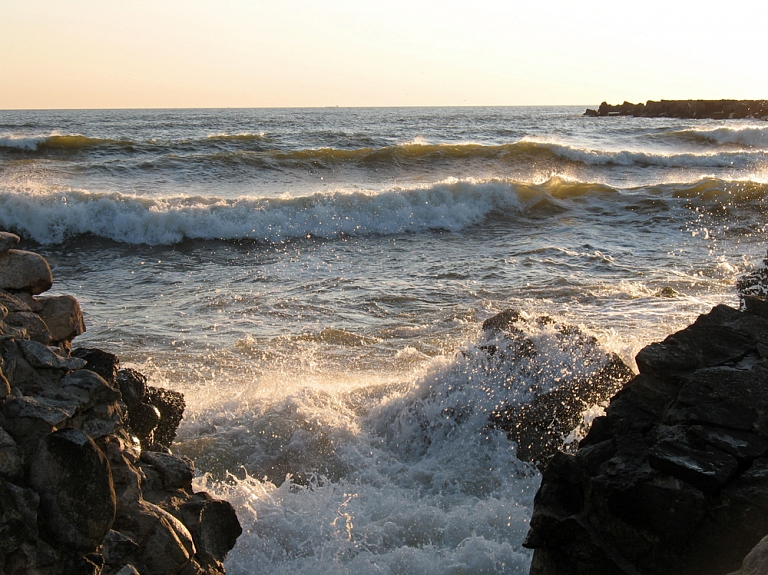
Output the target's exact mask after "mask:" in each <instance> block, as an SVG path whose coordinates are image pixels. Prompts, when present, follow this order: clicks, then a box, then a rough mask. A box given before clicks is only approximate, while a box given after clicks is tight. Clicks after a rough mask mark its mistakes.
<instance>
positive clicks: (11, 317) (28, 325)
mask: <svg viewBox="0 0 768 575" xmlns="http://www.w3.org/2000/svg"><path fill="white" fill-rule="evenodd" d="M5 324H6V325H10V326H11V327H15V328H17V329H19V330H24V332H25V333H26V337H28V338H29V339H31V340H33V341H36V342H39V343H41V344H43V345H48V344H49V343H51V332H50V331H49V330H48V326H47V325H45V322H44V321H43V320H42V319H40V316H39V315H37V314H36V313H33V312H31V311H26V312H25V311H18V312H13V313H11V314H8V316H7V317H6V318H5Z"/></svg>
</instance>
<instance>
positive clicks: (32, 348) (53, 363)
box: [18, 340, 86, 371]
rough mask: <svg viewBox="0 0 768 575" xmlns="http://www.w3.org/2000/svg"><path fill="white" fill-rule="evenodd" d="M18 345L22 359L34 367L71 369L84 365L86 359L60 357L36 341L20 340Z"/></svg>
mask: <svg viewBox="0 0 768 575" xmlns="http://www.w3.org/2000/svg"><path fill="white" fill-rule="evenodd" d="M18 344H19V347H20V348H21V350H22V352H23V353H24V359H26V360H27V362H29V365H31V366H32V367H34V368H38V369H63V370H67V371H69V370H73V369H80V368H82V367H85V364H86V361H85V360H84V359H80V358H79V357H61V356H60V355H58V354H57V353H55V352H54V351H53V350H51V348H49V347H47V346H45V345H43V344H42V343H38V342H36V341H27V340H21V341H19V342H18Z"/></svg>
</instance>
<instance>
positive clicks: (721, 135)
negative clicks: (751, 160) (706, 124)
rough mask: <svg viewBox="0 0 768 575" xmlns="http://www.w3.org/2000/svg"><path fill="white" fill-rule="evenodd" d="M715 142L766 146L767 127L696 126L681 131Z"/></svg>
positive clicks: (767, 141) (767, 144)
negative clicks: (695, 127)
mask: <svg viewBox="0 0 768 575" xmlns="http://www.w3.org/2000/svg"><path fill="white" fill-rule="evenodd" d="M681 134H683V135H692V136H694V137H696V138H700V139H704V140H708V141H710V142H714V143H716V144H738V145H741V146H747V147H754V148H767V147H768V127H762V126H761V127H756V126H740V127H735V128H697V129H695V130H687V131H683V132H681Z"/></svg>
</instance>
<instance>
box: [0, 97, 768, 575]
mask: <svg viewBox="0 0 768 575" xmlns="http://www.w3.org/2000/svg"><path fill="white" fill-rule="evenodd" d="M586 107H587V106H586V105H585V106H578V107H498V108H312V109H220V110H215V109H198V110H194V109H193V110H175V109H173V110H72V111H42V110H34V111H20V110H19V111H0V229H5V230H8V231H12V232H15V233H17V234H19V235H20V236H21V237H22V244H21V247H23V248H24V249H30V250H34V251H37V252H39V253H41V254H43V255H44V256H45V257H46V258H47V259H48V261H49V262H50V264H51V266H52V269H53V274H54V280H55V281H54V287H53V290H52V293H61V294H73V295H75V296H76V297H77V298H78V299H79V301H80V304H81V306H82V308H83V310H84V314H85V320H86V324H87V328H88V331H87V332H86V333H85V334H84V335H82V336H81V337H79V338H78V339H77V340H76V341H75V345H76V346H80V347H98V348H102V349H105V350H108V351H111V352H113V353H116V354H117V355H118V356H119V357H120V359H121V364H122V366H124V367H132V368H134V369H138V370H139V371H141V372H143V373H145V374H146V375H147V376H148V377H149V379H150V384H152V385H155V386H160V387H170V388H173V389H176V390H179V391H181V392H183V393H184V394H185V399H186V404H187V408H186V412H185V415H184V419H183V421H182V423H181V426H180V428H179V431H178V436H177V438H176V441H175V443H174V444H173V445H172V451H173V452H174V453H176V454H179V455H184V456H188V457H191V458H193V459H194V460H195V462H196V472H197V477H196V479H195V486H196V488H197V489H206V490H208V491H210V492H211V493H213V494H215V495H216V496H218V497H223V498H226V499H227V500H229V501H230V502H231V503H232V504H233V505H234V506H235V508H236V510H237V512H238V515H239V517H240V521H241V523H242V525H243V529H244V531H243V534H242V536H241V537H240V539H239V540H238V543H237V545H236V546H235V548H234V549H233V550H232V551H231V552H230V553H229V555H228V557H227V559H226V562H225V565H226V568H227V572H228V573H230V574H232V575H244V574H265V575H266V574H269V575H279V574H295V573H302V574H305V575H321V574H322V575H328V574H350V575H351V574H355V575H367V574H371V575H373V574H386V575H395V574H398V575H409V574H419V575H484V574H488V575H490V574H525V573H527V572H528V569H529V566H530V561H531V551H529V550H527V549H525V548H524V547H523V546H522V543H523V541H524V539H525V536H526V533H527V530H528V525H529V520H530V517H531V513H532V509H533V499H534V495H535V493H536V490H537V487H538V484H539V482H540V477H541V475H540V472H539V470H538V469H537V468H536V467H535V466H534V465H532V464H531V463H526V462H523V461H520V460H518V459H517V457H516V456H515V454H516V445H515V444H514V442H512V441H510V440H509V439H508V437H507V435H506V433H505V432H504V431H502V430H499V429H496V428H494V427H493V426H489V414H490V413H491V412H492V411H493V410H494V408H496V407H497V406H498V405H499V402H500V401H521V402H522V401H529V400H530V396H531V394H530V393H518V391H519V390H521V389H525V390H528V391H530V390H531V389H534V388H535V389H537V390H539V391H540V392H545V391H546V390H548V389H554V388H555V387H557V385H558V384H559V383H560V382H561V381H563V379H564V378H567V376H568V374H571V373H573V372H575V371H577V370H578V365H579V361H580V357H581V355H580V354H581V353H582V352H581V351H580V349H579V347H578V346H577V345H574V346H572V347H569V346H568V345H565V347H562V346H561V347H557V346H550V347H547V346H548V343H547V342H550V343H551V342H552V341H554V339H556V338H554V339H553V332H552V330H553V329H554V328H553V327H552V325H553V324H552V323H551V322H539V323H536V322H532V323H531V326H533V327H530V330H532V331H531V333H530V334H529V336H530V337H531V338H533V339H535V340H536V341H537V342H539V343H541V346H540V348H539V354H540V359H541V362H540V363H539V364H538V365H539V367H538V368H537V369H536V370H533V369H530V366H528V367H527V368H525V369H522V368H520V369H518V368H517V367H515V366H514V365H499V364H495V366H490V367H489V364H488V362H487V361H484V360H483V358H482V353H481V351H482V349H483V346H484V342H487V339H488V337H489V336H488V334H485V333H484V332H483V330H482V328H481V325H482V322H483V321H484V320H485V319H487V318H489V317H491V316H493V315H494V314H496V313H498V312H500V311H502V310H505V309H508V308H514V309H517V310H519V311H520V313H521V314H522V315H523V316H524V317H530V318H536V317H540V316H544V315H546V316H549V317H550V318H553V320H554V321H555V322H556V323H557V324H558V325H566V324H567V325H572V326H576V327H578V328H579V329H580V330H581V332H583V333H586V334H589V335H590V336H593V337H594V338H596V340H597V341H598V343H599V345H600V346H601V347H602V348H604V349H605V350H606V351H608V352H612V353H616V354H618V355H619V356H620V357H621V358H622V359H624V361H625V362H626V363H627V364H628V365H629V366H631V367H632V368H633V369H635V370H636V366H635V364H634V356H635V354H636V353H637V352H638V351H639V350H640V349H641V348H642V347H643V346H645V345H647V344H649V343H650V342H653V341H659V340H661V339H663V338H664V337H666V336H667V335H669V334H670V333H672V332H674V331H676V330H679V329H681V328H683V327H684V326H686V325H688V324H689V323H690V322H691V321H692V320H694V319H695V318H696V316H697V315H698V314H701V313H705V312H707V311H708V310H709V309H710V308H711V307H712V306H714V305H717V304H723V303H724V304H728V305H732V306H738V305H739V302H738V297H737V294H736V290H735V287H734V286H735V281H736V278H737V277H738V276H739V275H740V274H743V273H745V272H747V271H749V270H750V269H752V268H753V267H754V266H756V265H758V264H759V263H760V262H761V261H762V258H763V257H764V256H765V252H766V240H768V218H767V217H766V216H767V215H768V123H766V122H765V121H760V120H748V121H747V120H745V121H741V120H680V119H670V118H653V119H650V118H646V119H643V118H631V117H610V118H588V117H584V116H583V115H582V114H583V112H584V110H585V108H586ZM589 107H595V106H594V103H593V104H592V105H590V106H589ZM547 350H549V351H547ZM534 384H535V386H534ZM510 398H512V399H510ZM608 399H609V398H607V397H606V398H604V399H603V401H602V402H601V403H599V404H597V405H595V406H592V407H590V408H589V409H588V410H587V411H586V412H585V413H584V419H585V425H586V424H588V422H589V420H590V418H592V417H594V416H596V415H599V414H600V413H601V412H602V410H603V409H604V407H605V405H606V403H607V401H608ZM459 412H460V413H461V414H462V415H461V417H458V416H456V413H459ZM577 439H578V437H570V438H569V440H570V441H575V440H577Z"/></svg>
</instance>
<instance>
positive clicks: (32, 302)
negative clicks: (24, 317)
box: [15, 291, 43, 313]
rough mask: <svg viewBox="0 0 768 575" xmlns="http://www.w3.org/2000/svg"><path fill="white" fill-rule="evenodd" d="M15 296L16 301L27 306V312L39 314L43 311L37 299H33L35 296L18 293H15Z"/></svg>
mask: <svg viewBox="0 0 768 575" xmlns="http://www.w3.org/2000/svg"><path fill="white" fill-rule="evenodd" d="M15 296H16V298H17V299H19V300H21V301H23V302H24V303H25V304H27V307H29V311H33V312H35V313H39V312H40V311H41V310H42V309H43V304H41V303H40V302H39V301H37V299H35V296H33V295H31V294H28V293H26V292H21V291H20V292H16V294H15Z"/></svg>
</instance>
